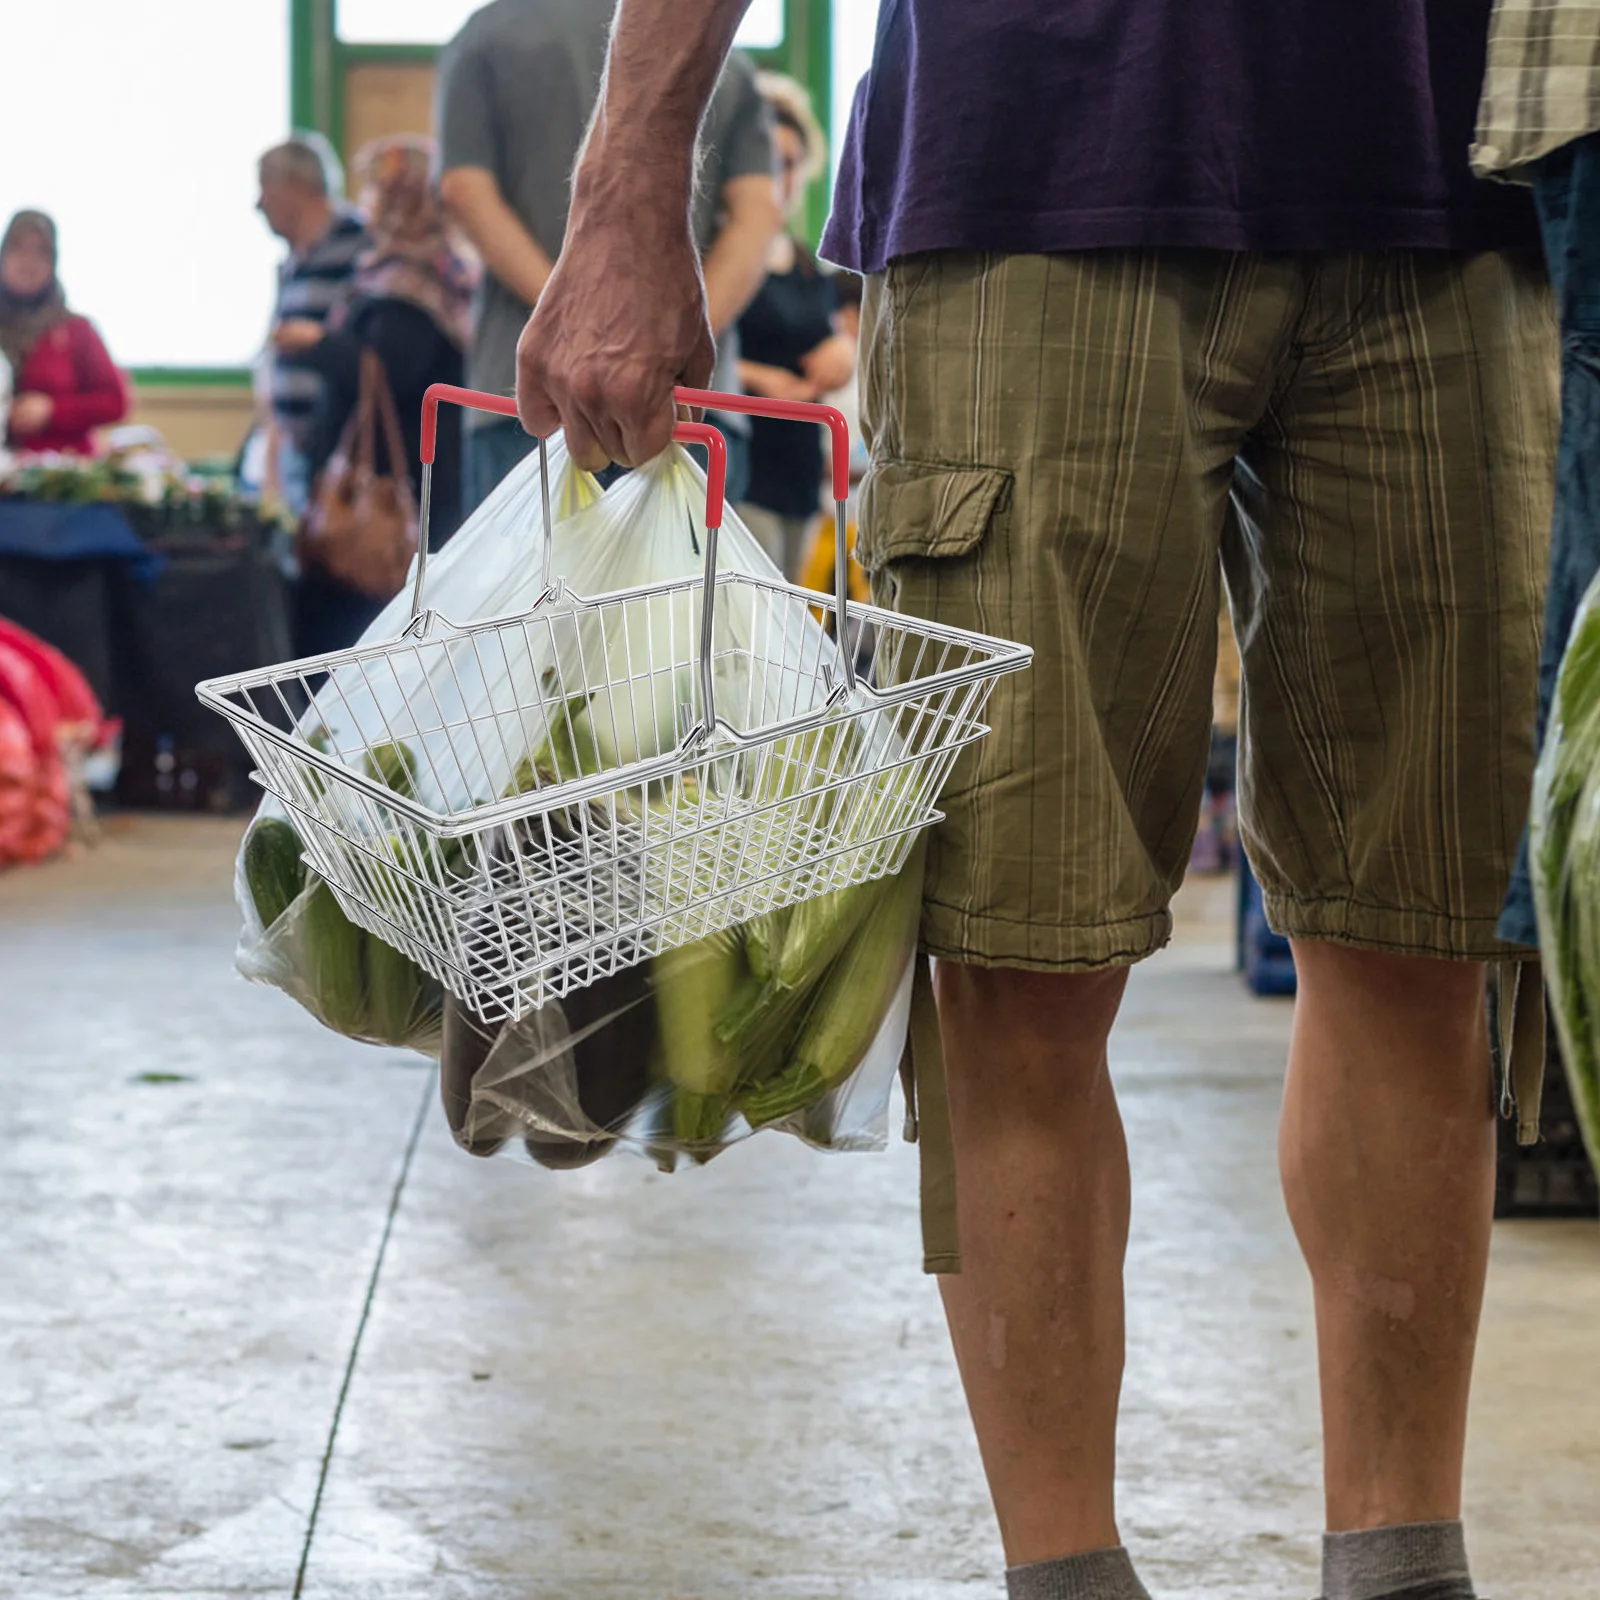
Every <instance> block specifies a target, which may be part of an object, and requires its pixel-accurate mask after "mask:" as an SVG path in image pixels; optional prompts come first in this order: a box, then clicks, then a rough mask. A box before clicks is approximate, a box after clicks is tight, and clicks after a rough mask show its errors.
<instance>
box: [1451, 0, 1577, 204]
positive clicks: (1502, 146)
mask: <svg viewBox="0 0 1600 1600" xmlns="http://www.w3.org/2000/svg"><path fill="white" fill-rule="evenodd" d="M1597 129H1600V0H1499V3H1498V4H1497V5H1496V6H1495V9H1494V17H1493V20H1492V21H1491V23H1490V29H1489V63H1488V70H1487V72H1486V73H1485V75H1484V85H1483V100H1482V103H1481V105H1480V106H1479V109H1478V137H1477V142H1476V143H1475V144H1474V145H1473V147H1472V168H1473V171H1475V172H1476V173H1478V174H1479V175H1480V176H1481V177H1490V176H1500V177H1507V178H1519V177H1521V176H1522V174H1521V173H1519V171H1518V169H1519V168H1522V167H1525V166H1526V165H1527V164H1528V163H1529V162H1530V161H1537V160H1538V159H1539V157H1540V156H1545V155H1549V153H1550V152H1551V151H1552V150H1557V149H1559V148H1560V147H1561V146H1562V145H1564V144H1569V143H1571V141H1572V140H1574V139H1581V138H1582V137H1583V136H1584V135H1585V134H1587V133H1593V132H1595V131H1596V130H1597Z"/></svg>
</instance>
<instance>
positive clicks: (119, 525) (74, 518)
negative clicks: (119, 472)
mask: <svg viewBox="0 0 1600 1600" xmlns="http://www.w3.org/2000/svg"><path fill="white" fill-rule="evenodd" d="M0 555H3V556H25V557H29V558H31V559H32V560H35V561H106V560H122V561H126V562H127V563H128V565H129V567H130V569H131V570H132V571H133V573H134V575H135V576H136V577H138V578H141V579H144V580H146V581H148V580H149V579H151V578H153V577H155V575H156V574H157V573H158V572H160V571H161V569H162V567H163V566H165V565H166V561H165V558H164V557H162V556H159V555H156V554H154V553H152V552H151V551H150V550H147V549H146V548H145V545H144V541H143V540H141V539H140V537H139V535H138V534H136V533H135V532H134V531H133V524H132V523H131V522H129V521H128V519H127V517H126V516H125V515H124V514H123V512H122V508H121V507H120V506H112V505H76V506H71V505H55V504H51V503H49V502H47V501H43V500H24V499H10V498H4V499H0Z"/></svg>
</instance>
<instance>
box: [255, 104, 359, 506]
mask: <svg viewBox="0 0 1600 1600" xmlns="http://www.w3.org/2000/svg"><path fill="white" fill-rule="evenodd" d="M257 177H258V179H259V182H260V194H259V196H258V198H257V200H256V209H257V210H258V211H259V212H260V213H261V215H262V217H263V218H264V219H265V221H266V224H267V226H268V227H269V228H270V229H271V230H272V232H273V233H275V234H276V235H277V236H278V237H279V238H280V239H282V240H283V242H284V243H285V244H286V245H288V247H289V253H288V255H287V256H286V257H285V258H284V260H283V263H282V264H281V265H280V266H279V268H278V293H277V299H276V303H275V304H274V307H273V312H272V330H271V332H270V334H269V335H268V338H267V344H268V347H269V350H270V357H269V368H268V380H269V383H268V386H269V393H270V408H271V432H272V433H273V434H274V435H275V438H274V440H273V445H272V448H273V451H274V456H275V459H274V460H273V461H272V462H271V463H269V467H268V471H269V474H270V475H271V476H272V477H273V478H275V481H276V485H277V488H278V492H279V493H280V494H281V495H282V497H283V499H284V502H285V504H287V506H288V507H289V509H290V510H291V511H293V512H295V513H297V514H298V513H301V512H304V511H305V509H306V506H307V504H308V502H309V498H310V492H311V476H310V465H309V461H308V458H307V455H306V449H307V445H308V443H309V436H310V429H311V424H312V419H313V417H314V415H315V413H316V409H317V401H318V399H319V397H320V395H321V392H322V379H321V376H320V375H319V373H318V372H317V370H316V368H315V367H314V366H313V365H312V364H311V363H310V362H309V361H307V359H306V351H307V349H308V348H309V347H310V345H311V344H313V343H315V339H314V338H313V337H312V333H313V330H315V329H317V328H320V325H321V323H322V322H323V320H324V319H325V318H326V317H327V315H328V311H329V308H330V307H331V306H332V305H333V304H334V302H335V301H336V300H337V299H338V298H339V296H340V294H341V293H342V292H343V290H344V288H345V286H346V285H347V284H348V283H349V281H350V275H351V274H352V273H353V272H354V271H355V263H356V257H357V256H358V255H360V254H361V252H362V251H363V250H364V249H366V247H367V245H368V242H369V241H368V239H367V235H366V231H365V229H364V228H363V227H362V225H361V219H360V218H359V217H358V216H357V215H356V214H355V212H354V211H352V210H351V208H350V207H349V206H347V205H346V204H344V202H343V198H342V196H343V193H344V172H343V169H342V168H341V166H340V164H339V158H338V157H337V156H336V155H335V154H334V153H333V148H332V146H331V145H329V143H328V141H327V140H326V139H324V138H323V137H322V136H321V134H317V133H297V134H295V135H294V136H293V137H292V138H289V139H286V140H284V142H283V143H282V144H277V145H274V146H273V147H272V148H271V149H270V150H268V151H267V152H266V153H265V154H264V155H263V156H262V157H261V160H260V163H259V165H258V167H257Z"/></svg>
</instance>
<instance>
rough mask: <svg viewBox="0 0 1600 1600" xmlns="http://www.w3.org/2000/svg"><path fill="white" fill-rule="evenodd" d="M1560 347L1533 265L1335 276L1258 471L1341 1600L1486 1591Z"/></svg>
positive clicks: (1291, 1116) (1260, 856)
mask: <svg viewBox="0 0 1600 1600" xmlns="http://www.w3.org/2000/svg"><path fill="white" fill-rule="evenodd" d="M1553 333H1554V327H1553V322H1552V318H1551V316H1550V306H1549V301H1548V297H1547V293H1546V288H1545V285H1544V283H1543V281H1542V276H1541V274H1540V273H1539V272H1538V271H1537V270H1536V268H1535V267H1534V265H1533V264H1532V263H1531V262H1529V261H1528V260H1526V259H1525V258H1523V257H1520V256H1515V255H1510V256H1497V255H1493V254H1478V255H1465V256H1454V255H1447V254H1438V253H1432V252H1426V251H1419V252H1415V253H1406V252H1395V253H1388V254H1382V255H1372V256H1342V255H1335V256H1327V257H1323V258H1320V259H1319V260H1317V261H1315V262H1314V263H1313V264H1312V266H1311V282H1310V293H1309V294H1308V297H1307V302H1306V316H1305V320H1304V327H1303V329H1301V330H1299V331H1298V332H1297V336H1296V339H1295V341H1294V343H1293V344H1292V345H1291V346H1290V347H1289V361H1288V364H1287V365H1286V368H1285V373H1284V384H1283V387H1282V388H1281V389H1280V391H1279V392H1278V394H1277V395H1276V396H1275V398H1274V402H1273V406H1272V408H1271V410H1270V411H1269V412H1268V414H1267V415H1266V416H1265V417H1264V418H1263V421H1262V424H1261V426H1260V427H1259V428H1258V429H1257V430H1256V431H1255V432H1254V433H1253V434H1252V436H1251V438H1250V440H1249V441H1248V442H1247V444H1246V446H1245V449H1244V451H1243V452H1241V461H1240V464H1239V468H1238V470H1237V472H1236V475H1235V484H1234V494H1235V507H1236V512H1237V521H1236V524H1235V525H1234V527H1233V528H1232V529H1230V532H1229V535H1228V537H1227V538H1226V540H1225V543H1224V559H1225V560H1226V562H1227V566H1228V582H1229V590H1230V594H1231V597H1232V601H1233V606H1234V611H1235V621H1236V624H1238V633H1239V638H1240V641H1241V646H1242V651H1243V665H1244V683H1245V693H1244V709H1245V718H1244V726H1243V728H1242V730H1241V745H1242V747H1243V749H1244V751H1245V761H1244V767H1243V773H1242V784H1243V786H1242V789H1241V801H1240V805H1241V814H1242V816H1243V818H1244V829H1245V833H1246V836H1247V841H1248V845H1249V850H1250V857H1251V865H1252V866H1253V867H1254V868H1255V869H1256V872H1257V876H1258V877H1259V878H1260V881H1261V883H1262V887H1263V890H1264V892H1265V896H1266V904H1267V914H1268V916H1269V917H1270V918H1271V919H1272V920H1273V923H1274V925H1275V926H1277V927H1280V928H1282V929H1283V930H1284V931H1285V932H1287V933H1288V934H1289V935H1290V936H1291V938H1293V939H1294V941H1295V952H1296V957H1297V960H1298V963H1299V969H1300V976H1301V999H1300V1005H1299V1010H1298V1012H1297V1015H1296V1019H1295V1033H1294V1044H1293V1049H1292V1052H1291V1063H1290V1069H1289V1081H1288V1086H1287V1092H1286V1097H1285V1108H1284V1122H1283V1131H1282V1159H1283V1171H1284V1181H1285V1189H1286V1193H1287V1195H1288V1200H1289V1207H1290V1213H1291V1215H1292V1217H1293V1220H1294V1223H1295V1227H1296V1230H1297V1232H1298V1233H1299V1236H1300V1240H1301V1244H1302V1247H1303V1248H1304V1250H1305V1254H1306V1259H1307V1261H1308V1262H1309V1264H1310V1267H1311V1273H1312V1278H1313V1282H1314V1285H1315V1291H1316V1307H1317V1324H1318V1333H1319V1340H1318V1343H1319V1352H1320V1359H1321V1370H1322V1391H1323V1399H1324V1423H1325V1432H1326V1460H1327V1499H1328V1523H1329V1538H1328V1542H1327V1544H1326V1546H1325V1557H1326V1559H1325V1589H1326V1592H1327V1595H1328V1600H1371V1597H1373V1596H1379V1595H1382V1596H1394V1595H1402V1594H1406V1593H1407V1592H1408V1591H1416V1590H1418V1588H1419V1586H1421V1587H1422V1588H1423V1589H1425V1590H1426V1591H1427V1592H1428V1594H1429V1596H1430V1600H1457V1597H1460V1596H1470V1595H1471V1593H1472V1590H1471V1585H1470V1583H1469V1582H1468V1580H1467V1575H1466V1561H1465V1551H1464V1548H1463V1545H1462V1540H1461V1530H1460V1526H1459V1523H1458V1521H1457V1518H1458V1515H1459V1510H1460V1492H1461V1459H1462V1450H1463V1436H1464V1432H1465V1427H1466V1407H1467V1392H1468V1386H1469V1383H1470V1378H1471V1368H1472V1353H1473V1344H1474V1339H1475V1334H1476V1329H1477V1321H1478V1312H1479V1307H1480V1304H1481V1299H1482V1292H1483V1277H1484V1262H1485V1256H1486V1252H1487V1247H1488V1230H1489V1217H1490V1210H1491V1198H1490V1189H1491V1185H1492V1181H1493V1173H1492V1154H1493V1145H1492V1140H1491V1128H1490V1102H1491V1086H1490V1071H1489V1063H1488V1041H1487V1039H1486V1037H1485V1032H1486V1030H1485V1025H1484V1017H1483V971H1482V966H1481V963H1482V962H1483V961H1485V960H1487V959H1489V958H1491V957H1494V956H1496V955H1499V954H1502V953H1503V952H1504V949H1505V947H1504V946H1503V945H1501V944H1500V943H1499V942H1498V940H1497V939H1496V936H1495V923H1496V921H1497V919H1498V917H1499V914H1500V910H1501V906H1502V904H1503V901H1504V897H1505V889H1506V884H1507V882H1508V881H1509V879H1510V876H1511V867H1512V862H1513V859H1514V856H1515V851H1516V840H1517V834H1518V832H1519V831H1520V829H1521V825H1522V818H1523V816H1524V814H1525V812H1526V810H1527V804H1528V796H1529V793H1530V789H1531V777H1532V769H1533V748H1532V738H1531V732H1532V723H1533V711H1534V704H1535V699H1536V694H1535V690H1536V670H1535V667H1536V658H1537V650H1538V616H1539V607H1540V601H1541V590H1542V573H1543V567H1544V535H1545V530H1546V528H1547V527H1548V519H1549V514H1550V490H1551V479H1552V471H1551V468H1552V464H1553V463H1552V449H1551V447H1552V444H1553V439H1554V427H1553V424H1554V420H1555V406H1554V399H1555V394H1554V384H1553V381H1552V380H1553V377H1554V355H1555V344H1554V339H1553ZM1485 596H1492V597H1493V600H1492V603H1488V602H1486V601H1485V598H1484V597H1485Z"/></svg>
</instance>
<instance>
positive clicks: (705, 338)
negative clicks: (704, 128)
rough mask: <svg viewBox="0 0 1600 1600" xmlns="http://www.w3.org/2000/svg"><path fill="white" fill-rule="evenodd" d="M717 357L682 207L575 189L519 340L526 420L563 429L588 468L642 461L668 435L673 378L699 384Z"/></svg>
mask: <svg viewBox="0 0 1600 1600" xmlns="http://www.w3.org/2000/svg"><path fill="white" fill-rule="evenodd" d="M675 212H676V213H677V214H674V213H675ZM715 361H716V351H715V348H714V346H713V344H712V341H711V327H710V324H709V323H708V322H707V320H706V297H705V286H704V284H703V283H702V281H701V278H700V262H699V258H698V256H697V255H696V252H695V248H694V241H693V239H692V238H691V237H690V235H689V223H688V216H687V208H683V209H682V211H679V210H678V208H676V207H671V206H670V205H669V206H668V207H666V208H663V207H662V206H660V205H659V204H658V203H653V202H652V200H651V199H647V198H645V197H643V196H638V195H636V197H635V200H634V202H633V203H632V204H624V205H621V206H617V205H614V204H612V203H608V201H607V199H606V198H605V197H598V198H596V199H595V200H594V201H593V202H592V203H587V204H582V209H581V210H580V201H579V199H578V198H577V197H576V196H575V197H574V200H573V209H572V216H571V219H570V220H569V222H568V225H567V238H566V243H565V245H564V246H563V247H562V251H561V258H560V260H559V261H557V263H556V269H555V271H554V272H553V273H552V274H551V276H550V281H549V283H548V284H546V285H545V291H544V293H543V294H542V295H541V296H540V298H539V304H538V306H537V308H536V309H535V310H534V313H533V316H532V317H531V318H530V319H529V321H528V325H527V327H526V328H524V329H523V332H522V338H521V339H520V340H519V341H518V343H517V410H518V414H519V415H520V417H521V418H522V425H523V427H524V428H526V429H527V430H528V432H529V433H532V434H538V435H540V436H543V435H545V434H548V433H552V432H553V431H554V430H555V429H556V428H558V427H561V428H565V429H566V435H567V448H568V450H570V451H571V453H572V458H573V460H574V461H576V462H577V464H578V465H579V466H580V467H585V468H588V469H589V470H590V471H598V470H599V469H600V468H602V467H604V466H605V465H606V464H607V462H611V461H617V462H621V463H622V464H623V465H624V466H637V465H638V464H639V463H640V462H643V461H648V460H649V459H650V458H651V457H652V456H656V455H659V454H660V453H661V452H662V451H663V450H665V449H666V447H667V445H668V444H669V443H670V442H671V439H672V427H673V423H674V420H675V417H676V413H675V411H674V408H673V403H672V388H673V385H674V384H679V383H682V384H688V385H689V386H690V387H691V388H704V387H705V385H706V384H707V383H708V382H710V380H711V372H712V368H713V366H714V365H715Z"/></svg>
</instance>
